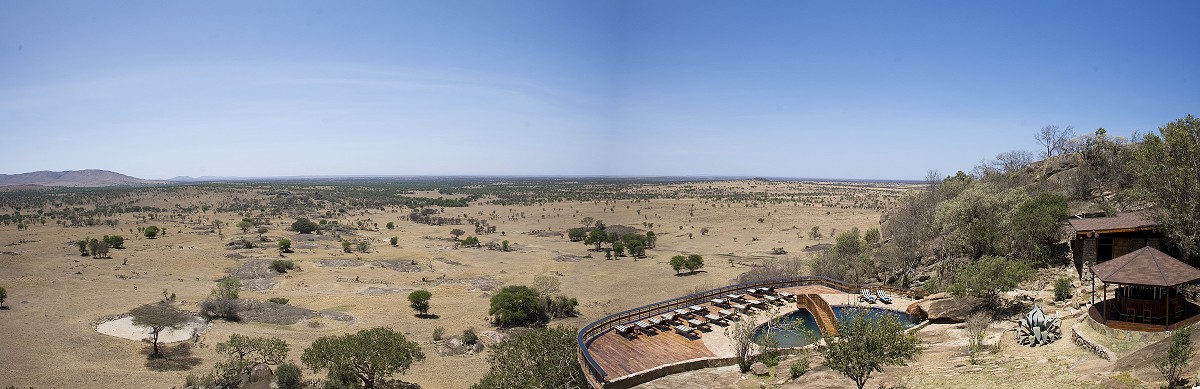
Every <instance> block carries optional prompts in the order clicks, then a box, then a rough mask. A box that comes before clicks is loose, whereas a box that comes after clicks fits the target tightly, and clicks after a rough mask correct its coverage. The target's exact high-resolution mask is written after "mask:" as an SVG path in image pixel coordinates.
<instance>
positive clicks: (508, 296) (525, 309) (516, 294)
mask: <svg viewBox="0 0 1200 389" xmlns="http://www.w3.org/2000/svg"><path fill="white" fill-rule="evenodd" d="M538 297H539V296H538V293H537V291H535V290H533V289H531V288H530V287H528V286H524V285H509V286H505V287H504V288H503V289H500V292H498V293H496V294H495V295H494V296H492V300H491V307H490V308H488V314H489V315H492V316H494V317H495V318H496V324H497V325H499V326H501V327H513V326H520V325H527V324H535V323H541V322H544V321H545V320H546V313H545V312H544V311H543V304H540V299H539V298H538Z"/></svg>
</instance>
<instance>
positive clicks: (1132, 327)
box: [1088, 303, 1200, 332]
mask: <svg viewBox="0 0 1200 389" xmlns="http://www.w3.org/2000/svg"><path fill="white" fill-rule="evenodd" d="M1100 304H1101V303H1096V304H1093V305H1092V306H1091V307H1089V308H1088V316H1091V318H1092V320H1093V321H1095V322H1097V323H1100V324H1103V325H1105V326H1108V327H1109V328H1114V329H1118V330H1124V331H1138V332H1163V331H1174V330H1176V329H1179V328H1182V327H1186V326H1190V325H1193V324H1196V323H1200V314H1194V313H1193V311H1194V310H1195V309H1189V310H1188V313H1193V315H1192V316H1190V317H1187V318H1185V319H1183V320H1182V321H1180V322H1178V323H1171V325H1170V326H1164V325H1162V324H1148V323H1137V322H1130V321H1121V320H1117V319H1108V320H1105V319H1104V317H1103V316H1102V315H1101V314H1100V310H1099V308H1100V307H1099V305H1100ZM1189 305H1191V304H1189ZM1189 308H1192V307H1189Z"/></svg>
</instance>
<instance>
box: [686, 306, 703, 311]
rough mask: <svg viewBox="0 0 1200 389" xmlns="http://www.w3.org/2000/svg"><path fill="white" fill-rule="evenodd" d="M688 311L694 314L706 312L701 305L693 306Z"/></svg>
mask: <svg viewBox="0 0 1200 389" xmlns="http://www.w3.org/2000/svg"><path fill="white" fill-rule="evenodd" d="M688 309H689V310H691V311H692V312H700V311H703V310H704V307H701V306H699V305H693V306H690V307H688Z"/></svg>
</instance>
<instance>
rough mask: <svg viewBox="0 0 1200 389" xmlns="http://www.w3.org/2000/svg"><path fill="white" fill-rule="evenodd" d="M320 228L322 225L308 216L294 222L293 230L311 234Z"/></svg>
mask: <svg viewBox="0 0 1200 389" xmlns="http://www.w3.org/2000/svg"><path fill="white" fill-rule="evenodd" d="M318 228H320V226H318V225H317V223H313V221H312V220H308V219H307V218H303V217H302V218H299V219H296V221H294V222H292V231H296V232H299V233H301V234H311V233H313V231H316V230H317V229H318Z"/></svg>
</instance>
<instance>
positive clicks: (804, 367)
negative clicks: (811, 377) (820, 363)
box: [789, 352, 812, 379]
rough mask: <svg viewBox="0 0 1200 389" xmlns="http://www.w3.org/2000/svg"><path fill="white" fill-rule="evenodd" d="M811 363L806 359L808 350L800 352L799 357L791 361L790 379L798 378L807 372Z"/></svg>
mask: <svg viewBox="0 0 1200 389" xmlns="http://www.w3.org/2000/svg"><path fill="white" fill-rule="evenodd" d="M811 364H812V362H811V361H810V360H809V359H808V352H802V353H800V359H797V360H796V361H795V362H792V366H791V368H790V369H789V370H790V371H791V373H792V379H797V378H800V376H802V375H804V373H808V369H809V368H810V365H811Z"/></svg>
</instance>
